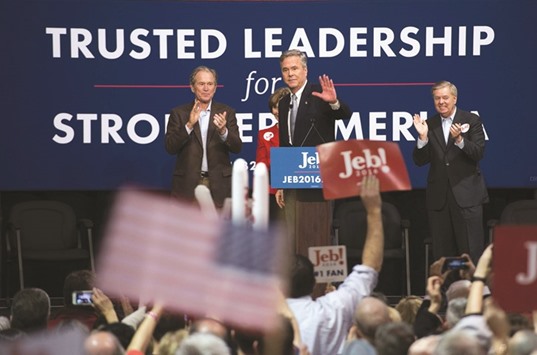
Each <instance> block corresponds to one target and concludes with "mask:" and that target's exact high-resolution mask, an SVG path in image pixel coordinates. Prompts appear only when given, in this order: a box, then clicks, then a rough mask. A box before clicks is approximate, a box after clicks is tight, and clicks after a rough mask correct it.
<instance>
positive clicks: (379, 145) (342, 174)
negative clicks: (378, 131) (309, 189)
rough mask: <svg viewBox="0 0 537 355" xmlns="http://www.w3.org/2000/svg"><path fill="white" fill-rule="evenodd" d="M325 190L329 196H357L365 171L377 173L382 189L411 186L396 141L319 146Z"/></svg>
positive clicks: (340, 143) (388, 189) (392, 189)
mask: <svg viewBox="0 0 537 355" xmlns="http://www.w3.org/2000/svg"><path fill="white" fill-rule="evenodd" d="M317 152H318V153H319V162H320V170H321V178H322V180H323V194H324V198H325V199H327V200H332V199H337V198H345V197H351V196H356V195H358V194H359V193H360V183H361V181H362V178H363V177H364V176H366V175H376V176H377V177H378V178H379V181H380V190H381V191H394V190H410V189H411V186H410V179H409V178H408V172H407V169H406V165H405V161H404V159H403V155H402V154H401V150H400V149H399V146H398V145H397V143H393V142H382V141H370V140H348V141H337V142H331V143H326V144H321V145H319V146H317Z"/></svg>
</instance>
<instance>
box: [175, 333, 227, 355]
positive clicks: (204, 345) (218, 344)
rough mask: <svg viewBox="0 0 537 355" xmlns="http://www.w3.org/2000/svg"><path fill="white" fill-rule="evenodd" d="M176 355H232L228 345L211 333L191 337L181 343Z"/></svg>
mask: <svg viewBox="0 0 537 355" xmlns="http://www.w3.org/2000/svg"><path fill="white" fill-rule="evenodd" d="M175 354H176V355H230V351H229V348H228V347H227V345H226V343H225V342H224V341H223V340H222V339H221V338H220V337H218V336H216V335H214V334H211V333H196V334H191V335H189V336H188V337H187V338H186V339H184V340H183V341H182V342H181V346H180V347H179V349H177V352H176V353H175Z"/></svg>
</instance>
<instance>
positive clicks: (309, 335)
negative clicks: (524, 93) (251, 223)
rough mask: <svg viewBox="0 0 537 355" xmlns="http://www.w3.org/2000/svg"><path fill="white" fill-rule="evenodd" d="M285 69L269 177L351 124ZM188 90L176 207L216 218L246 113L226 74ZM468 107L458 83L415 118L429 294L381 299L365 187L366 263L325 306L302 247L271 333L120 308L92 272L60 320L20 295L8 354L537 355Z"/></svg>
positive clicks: (377, 250) (269, 135)
mask: <svg viewBox="0 0 537 355" xmlns="http://www.w3.org/2000/svg"><path fill="white" fill-rule="evenodd" d="M280 69H281V72H282V78H283V81H284V82H285V84H286V85H287V87H285V88H281V89H279V90H277V91H275V92H274V93H273V95H272V96H271V97H270V101H269V107H270V109H271V112H272V113H273V114H274V116H275V118H276V120H277V121H278V123H277V125H276V126H275V127H273V128H270V129H267V130H265V131H261V132H259V136H258V151H257V153H258V154H257V161H258V162H263V163H265V164H266V165H267V166H270V148H271V147H278V146H279V147H293V146H295V147H300V146H316V145H318V144H322V143H325V142H329V141H333V140H334V122H335V120H337V119H344V118H349V117H350V114H351V111H350V109H349V107H348V106H347V105H346V104H345V102H343V101H342V100H340V99H339V98H338V96H337V94H336V90H335V86H334V83H333V82H332V80H331V79H330V78H329V77H328V76H327V75H322V76H320V77H319V85H314V84H312V83H309V82H308V80H307V73H308V67H307V58H306V56H305V54H304V53H302V52H300V51H298V50H293V49H291V50H288V51H285V52H284V53H283V54H282V56H281V57H280ZM190 86H191V91H192V93H193V94H194V98H193V100H192V101H191V102H190V103H187V104H184V105H181V106H178V107H176V108H174V109H173V110H172V111H171V113H170V119H169V123H168V128H167V132H166V138H165V147H166V150H167V152H168V153H170V154H173V155H175V156H176V164H175V167H174V171H173V182H172V196H174V197H176V198H179V199H182V200H189V201H192V202H194V200H195V196H194V189H195V188H196V186H198V185H204V186H207V187H208V188H209V190H210V192H211V198H212V200H213V201H214V203H215V206H216V207H217V208H222V207H223V205H224V201H225V199H226V198H229V197H230V196H231V175H232V174H231V172H232V165H231V162H230V154H231V153H239V152H240V151H241V148H242V142H241V139H240V135H239V129H238V126H237V118H236V116H235V110H234V109H233V108H231V107H229V106H227V105H225V104H222V103H218V102H215V101H213V97H214V95H215V92H216V89H217V73H216V71H215V70H214V69H211V68H208V67H205V66H200V67H197V68H196V69H194V71H193V72H192V74H191V77H190ZM457 95H458V92H457V88H456V87H455V85H453V84H452V83H450V82H447V81H442V82H439V83H437V84H435V85H434V86H433V88H432V96H433V100H434V103H435V108H436V110H437V112H438V114H437V115H436V116H433V117H431V118H429V119H428V120H427V121H425V120H423V119H421V117H419V116H418V115H416V116H415V117H414V127H415V128H416V131H417V132H418V140H417V146H416V148H415V150H414V153H413V158H414V161H415V163H416V164H417V165H419V166H421V165H426V164H429V165H430V171H429V179H428V186H427V209H428V219H429V222H430V223H429V224H430V225H431V235H432V236H433V253H434V256H435V260H436V261H435V262H434V263H433V264H432V265H431V268H430V272H429V275H430V276H429V278H428V282H427V285H426V290H425V292H424V293H425V296H423V297H422V296H408V297H404V298H402V299H401V300H400V301H399V302H398V303H397V304H396V305H393V304H392V305H390V304H389V303H388V301H387V297H386V296H385V295H382V294H381V293H378V292H375V287H376V285H377V281H378V275H379V272H380V271H381V268H382V264H383V259H384V255H383V253H384V232H383V223H382V201H381V196H380V187H379V180H378V178H377V177H375V176H365V177H364V178H363V180H362V182H361V187H360V197H361V200H362V203H363V205H364V207H365V209H366V211H367V233H366V238H365V243H364V246H363V254H362V257H361V264H359V265H354V266H353V268H352V271H351V272H350V273H349V275H347V277H346V279H345V280H344V281H343V282H342V283H341V284H340V285H339V286H338V287H337V288H335V287H333V288H327V290H326V292H325V293H324V294H323V295H320V296H319V295H316V294H314V289H315V287H316V280H315V272H314V265H313V264H312V262H311V261H310V259H309V258H307V257H306V256H304V255H301V254H300V250H299V248H298V247H297V248H296V250H295V249H294V248H291V249H292V250H291V251H292V252H291V253H290V255H291V257H290V258H289V260H288V272H287V273H286V274H285V278H286V280H283V281H284V284H288V285H289V286H288V288H285V289H282V294H281V296H282V297H281V300H280V302H279V305H278V309H275V310H274V312H275V314H274V316H275V317H276V319H277V322H275V323H276V325H275V326H274V327H272V329H271V330H270V331H259V330H252V329H247V328H246V327H241V326H240V324H227V323H226V322H225V321H223V320H221V319H217V318H215V317H213V316H212V315H211V314H188V313H187V314H185V313H183V312H177V310H174V309H169V308H167V305H166V304H162V303H161V302H159V301H158V300H157V299H155V300H152V301H146V302H142V301H140V300H133V299H127V298H125V297H109V296H108V295H107V294H105V293H104V292H103V291H102V290H100V289H99V288H96V287H95V286H96V278H97V277H98V275H95V273H93V272H91V271H88V270H80V271H75V272H73V273H71V274H69V275H68V276H67V278H66V279H65V282H64V307H62V308H61V309H60V310H57V311H55V312H52V313H51V304H50V299H49V296H48V295H47V293H46V292H45V291H44V290H42V289H37V288H26V289H22V290H20V291H19V292H18V293H17V294H15V295H14V297H13V299H12V300H11V305H10V316H9V318H7V317H2V318H0V327H1V330H0V353H1V354H34V353H35V354H37V353H46V354H48V353H50V354H56V355H58V354H70V355H78V354H81V355H82V354H84V355H93V354H103V355H105V354H114V355H116V354H129V355H139V354H159V355H166V354H176V355H183V354H185V355H186V354H189V355H194V354H201V355H227V354H232V355H235V354H237V355H238V354H244V355H254V354H261V355H262V354H266V355H273V354H274V355H297V354H301V355H307V354H311V355H336V354H346V355H351V354H379V355H399V354H401V355H403V354H412V355H421V354H435V355H444V354H445V355H448V354H468V355H485V354H498V355H500V354H512V355H531V354H533V355H537V333H536V332H535V331H536V327H535V325H536V324H537V312H536V313H534V314H531V312H528V314H512V313H507V312H505V311H504V310H503V309H502V308H501V307H500V306H499V305H498V304H497V303H496V302H495V301H494V285H493V283H492V281H493V278H494V275H493V274H492V273H491V263H492V259H493V253H492V252H493V245H492V244H491V245H489V246H488V247H486V248H485V249H484V251H483V248H482V247H483V246H484V237H483V230H482V223H481V220H482V204H483V203H485V202H486V201H487V198H488V197H487V193H486V188H485V184H484V180H483V177H482V175H481V172H480V169H479V161H480V160H481V158H482V157H483V152H484V133H483V128H482V124H481V121H480V119H479V117H478V116H476V115H474V114H471V113H468V112H465V111H462V110H460V109H457V107H456V102H457ZM312 131H313V132H314V133H313V134H312ZM271 193H272V197H271V206H272V208H271V211H272V212H271V216H272V217H274V216H275V215H276V214H277V212H275V211H277V209H278V207H277V206H279V207H280V208H284V209H285V211H284V212H285V213H284V214H285V216H280V217H279V218H283V219H286V220H287V221H288V227H289V226H294V225H295V223H296V221H295V219H296V218H297V216H298V215H301V216H302V218H303V216H304V215H307V213H306V211H307V210H308V209H309V208H311V206H313V205H312V204H313V203H320V204H322V206H325V205H326V206H325V207H326V208H324V207H323V208H322V209H318V208H317V209H316V211H317V215H316V217H315V218H317V219H323V218H324V214H326V218H328V219H329V218H330V216H331V209H330V203H329V201H325V200H324V198H323V197H322V196H321V192H320V191H300V192H297V191H294V190H289V189H288V190H285V191H284V190H275V189H273V190H271ZM317 207H319V206H317ZM319 211H322V213H321V212H319ZM325 212H326V213H325ZM310 217H311V216H310ZM288 229H290V230H292V233H291V235H290V236H288V237H289V239H290V240H291V241H292V242H291V245H292V246H294V245H297V246H298V245H299V244H300V243H295V242H294V239H295V238H296V237H300V238H317V237H318V235H320V234H321V233H322V231H317V233H316V234H315V233H311V234H312V235H309V234H308V235H300V236H295V235H294V232H297V231H298V232H301V231H299V230H297V229H295V228H288ZM301 233H302V232H301ZM303 234H304V233H303ZM313 234H315V235H313ZM321 239H322V238H321ZM308 242H311V241H308ZM306 244H308V243H304V245H306ZM313 244H315V243H313ZM313 244H312V243H309V244H308V246H313ZM446 256H461V257H462V258H465V262H464V265H463V267H462V268H460V269H456V270H452V269H447V270H446V269H445V268H444V264H445V263H446ZM177 286H179V285H177ZM171 287H173V285H172V286H171ZM187 287H188V285H187ZM81 290H91V302H87V303H86V302H83V304H78V303H77V302H74V301H73V296H72V295H73V293H74V292H77V291H81ZM177 292H180V288H178V290H177ZM187 308H188V307H186V306H185V309H187ZM32 346H33V348H32ZM28 349H33V350H28ZM46 349H48V350H46Z"/></svg>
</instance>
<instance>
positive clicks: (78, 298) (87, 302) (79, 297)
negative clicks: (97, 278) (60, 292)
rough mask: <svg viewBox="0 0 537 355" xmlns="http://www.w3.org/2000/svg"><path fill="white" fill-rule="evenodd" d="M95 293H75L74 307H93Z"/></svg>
mask: <svg viewBox="0 0 537 355" xmlns="http://www.w3.org/2000/svg"><path fill="white" fill-rule="evenodd" d="M91 296H93V291H75V292H73V301H72V303H73V305H75V306H91V305H92V304H93V302H92V300H91Z"/></svg>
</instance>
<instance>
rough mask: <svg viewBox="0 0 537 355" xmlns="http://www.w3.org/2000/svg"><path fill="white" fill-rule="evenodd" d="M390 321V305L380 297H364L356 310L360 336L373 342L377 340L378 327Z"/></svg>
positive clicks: (355, 314)
mask: <svg viewBox="0 0 537 355" xmlns="http://www.w3.org/2000/svg"><path fill="white" fill-rule="evenodd" d="M390 321H391V320H390V314H389V311H388V306H387V305H386V304H385V303H384V302H382V301H381V300H379V299H378V298H374V297H365V298H363V299H362V300H361V301H360V302H359V303H358V306H357V307H356V311H355V312H354V323H355V324H356V328H357V331H358V333H359V334H357V335H358V337H360V338H364V339H366V340H367V341H369V342H370V343H371V344H374V342H375V332H376V331H377V328H378V327H379V326H381V325H382V324H385V323H389V322H390Z"/></svg>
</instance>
